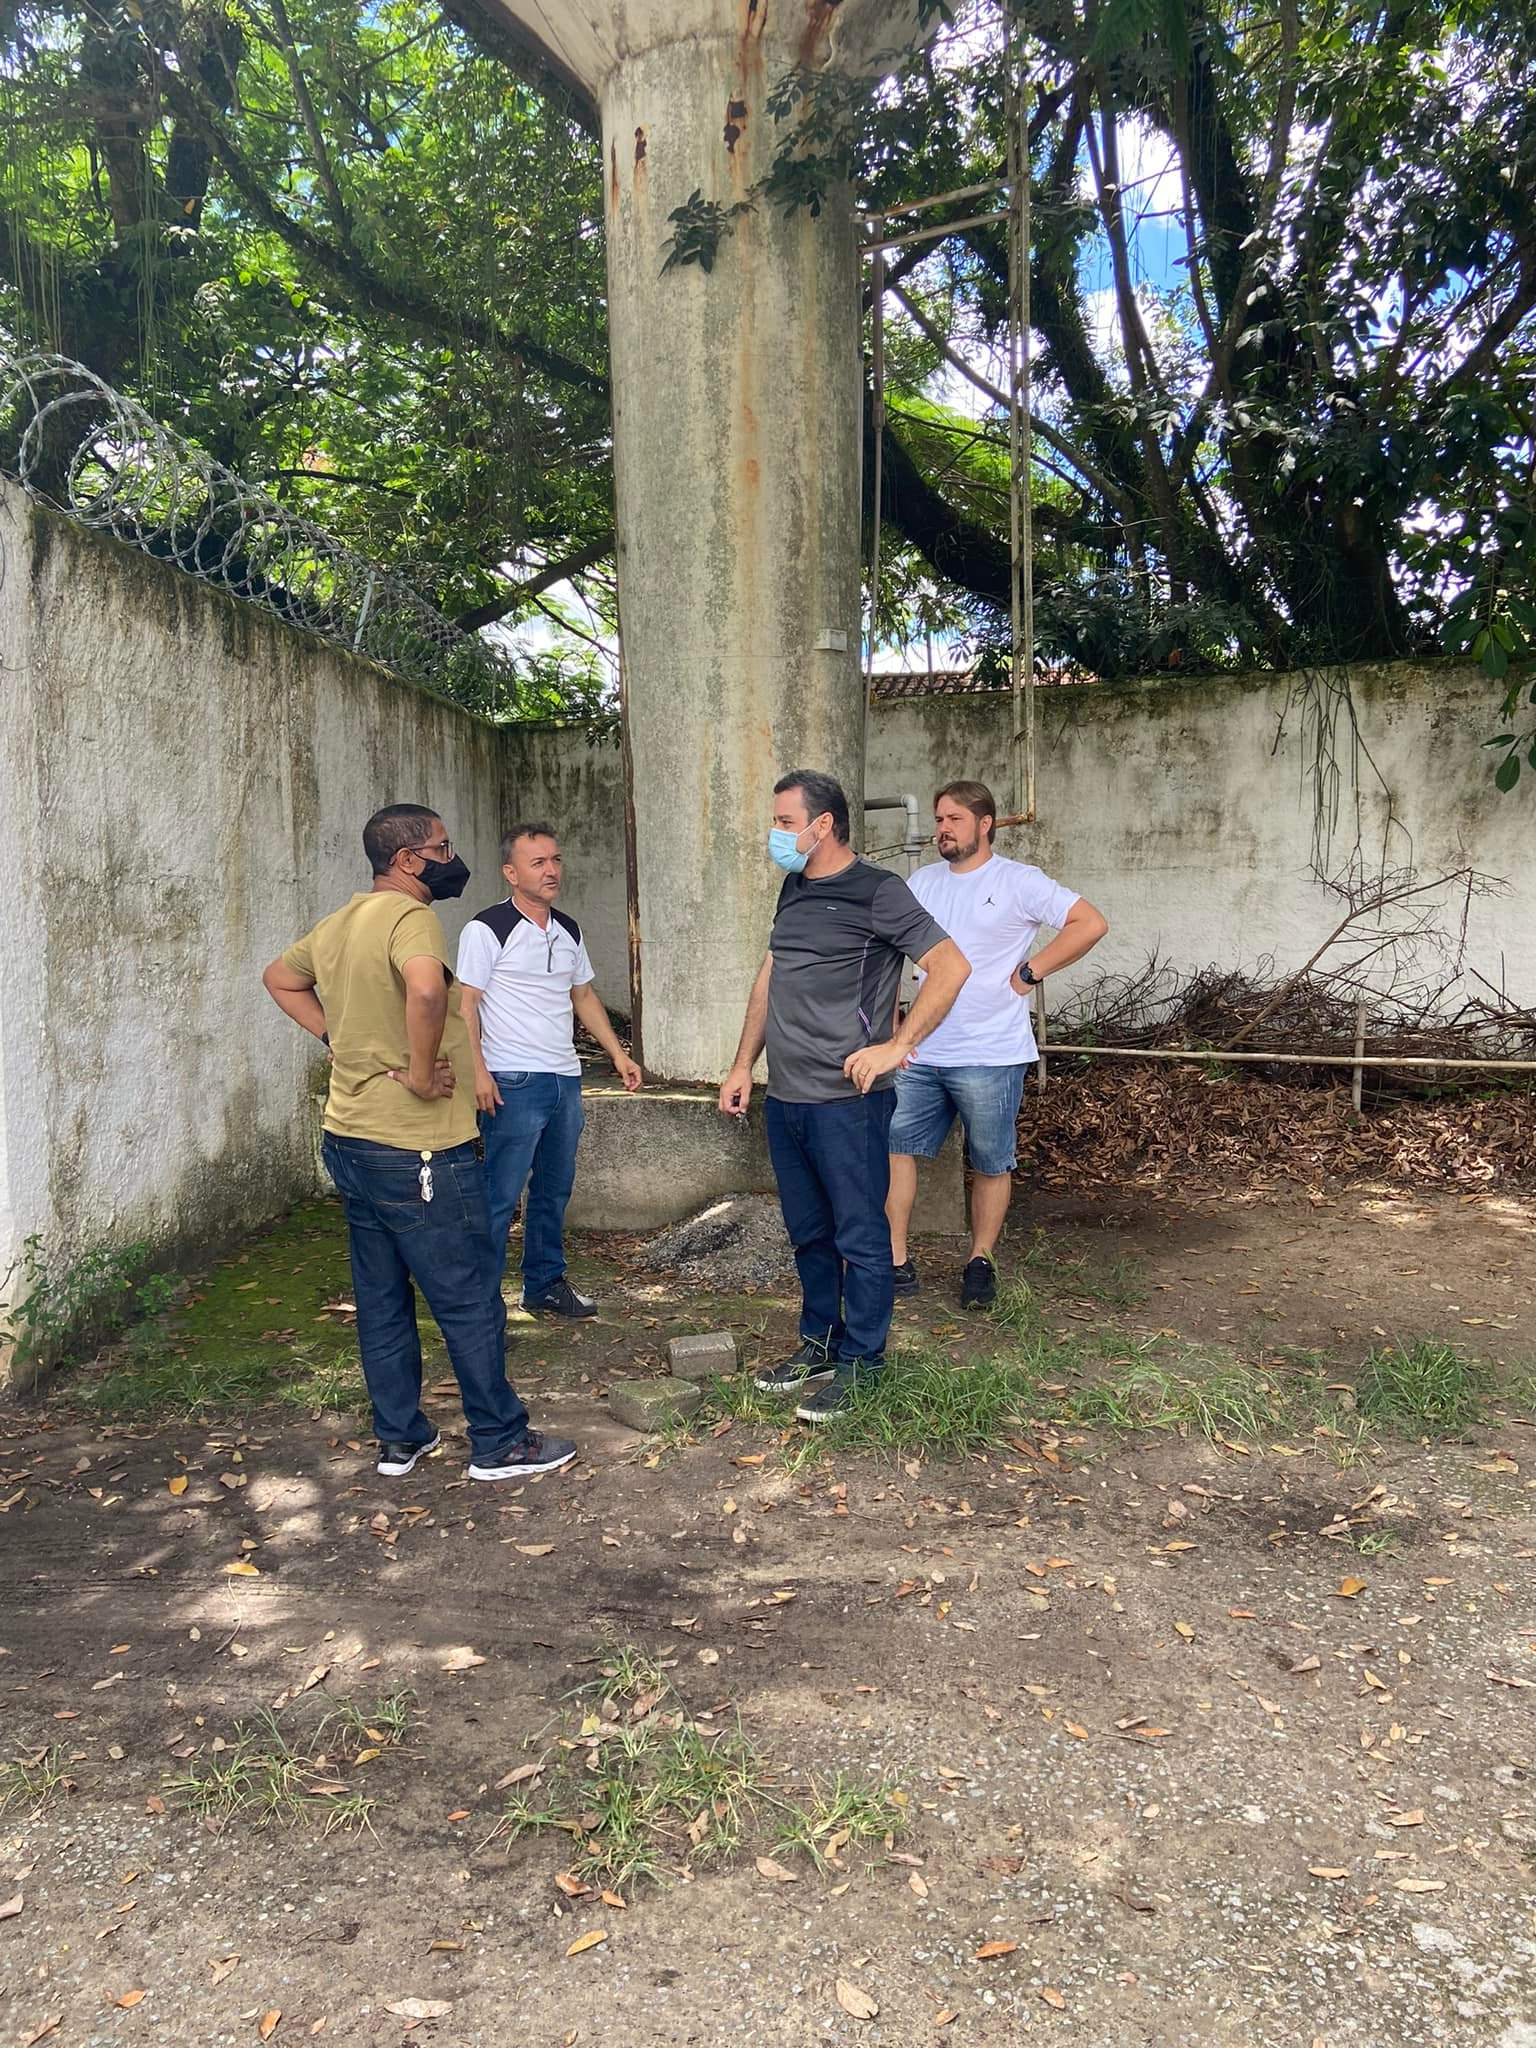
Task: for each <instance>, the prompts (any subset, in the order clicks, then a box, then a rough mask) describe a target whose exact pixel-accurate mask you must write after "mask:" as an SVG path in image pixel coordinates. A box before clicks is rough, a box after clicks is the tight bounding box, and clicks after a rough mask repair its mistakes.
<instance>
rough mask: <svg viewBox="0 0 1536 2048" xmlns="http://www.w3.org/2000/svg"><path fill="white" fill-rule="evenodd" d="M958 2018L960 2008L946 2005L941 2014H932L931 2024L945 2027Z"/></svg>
mask: <svg viewBox="0 0 1536 2048" xmlns="http://www.w3.org/2000/svg"><path fill="white" fill-rule="evenodd" d="M959 2017H960V2008H959V2006H958V2005H946V2006H945V2008H944V2010H943V2011H942V2012H936V2013H935V2014H934V2016H933V2024H934V2025H935V2026H936V2027H947V2026H948V2025H949V2023H950V2021H951V2020H957V2019H959Z"/></svg>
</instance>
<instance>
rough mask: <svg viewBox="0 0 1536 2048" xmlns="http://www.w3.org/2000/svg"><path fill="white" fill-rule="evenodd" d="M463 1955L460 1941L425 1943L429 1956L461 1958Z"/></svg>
mask: <svg viewBox="0 0 1536 2048" xmlns="http://www.w3.org/2000/svg"><path fill="white" fill-rule="evenodd" d="M463 1953H464V1944H463V1942H462V1941H429V1942H428V1943H427V1954H428V1955H429V1956H439V1955H441V1956H461V1955H463Z"/></svg>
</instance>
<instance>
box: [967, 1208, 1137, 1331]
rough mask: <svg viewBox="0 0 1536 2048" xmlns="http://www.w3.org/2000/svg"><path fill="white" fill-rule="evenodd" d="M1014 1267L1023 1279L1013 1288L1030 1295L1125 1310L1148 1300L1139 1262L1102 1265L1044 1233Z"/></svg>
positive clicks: (1037, 1233) (1036, 1234) (1034, 1237)
mask: <svg viewBox="0 0 1536 2048" xmlns="http://www.w3.org/2000/svg"><path fill="white" fill-rule="evenodd" d="M1013 1264H1014V1265H1015V1266H1016V1267H1017V1268H1019V1269H1021V1276H1022V1277H1021V1279H1020V1280H1016V1281H1014V1282H1012V1283H1010V1286H1020V1285H1022V1286H1023V1287H1024V1289H1025V1291H1026V1292H1030V1291H1033V1292H1035V1293H1049V1294H1052V1295H1070V1296H1072V1297H1074V1298H1076V1299H1079V1300H1084V1301H1096V1302H1101V1303H1102V1304H1103V1305H1104V1306H1105V1307H1106V1308H1121V1309H1125V1308H1136V1307H1138V1306H1139V1305H1140V1304H1141V1303H1142V1302H1143V1301H1144V1300H1145V1299H1146V1294H1147V1285H1146V1279H1145V1276H1144V1273H1143V1270H1142V1264H1141V1261H1140V1260H1139V1259H1134V1258H1130V1257H1125V1256H1122V1257H1119V1258H1115V1259H1110V1260H1107V1261H1105V1262H1104V1263H1102V1264H1101V1263H1098V1262H1096V1261H1095V1260H1093V1259H1092V1258H1089V1257H1087V1256H1086V1255H1085V1254H1084V1253H1082V1252H1079V1251H1076V1250H1068V1248H1067V1246H1066V1245H1065V1244H1064V1243H1063V1242H1062V1240H1061V1239H1060V1238H1054V1237H1050V1236H1048V1235H1047V1234H1046V1233H1045V1232H1044V1231H1043V1230H1037V1231H1035V1232H1034V1233H1033V1235H1032V1236H1031V1238H1030V1240H1029V1242H1028V1244H1027V1245H1025V1246H1024V1247H1023V1248H1022V1250H1021V1251H1020V1252H1019V1253H1018V1254H1017V1256H1016V1257H1015V1259H1014V1260H1013ZM1008 1292H1009V1288H1006V1287H1005V1288H1004V1289H1003V1290H1002V1293H1003V1294H1004V1295H1006V1294H1007V1293H1008ZM999 1301H1000V1303H1001V1296H1000V1297H999ZM994 1313H996V1311H994ZM1005 1320H1006V1318H1005Z"/></svg>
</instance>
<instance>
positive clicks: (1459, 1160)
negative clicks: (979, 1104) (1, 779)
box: [1019, 1060, 1536, 1191]
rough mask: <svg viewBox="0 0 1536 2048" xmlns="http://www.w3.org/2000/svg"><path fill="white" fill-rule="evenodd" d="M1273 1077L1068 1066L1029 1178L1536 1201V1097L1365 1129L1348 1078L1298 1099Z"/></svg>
mask: <svg viewBox="0 0 1536 2048" xmlns="http://www.w3.org/2000/svg"><path fill="white" fill-rule="evenodd" d="M1264 1071H1265V1070H1264V1069H1263V1068H1248V1069H1246V1070H1245V1072H1244V1073H1243V1074H1242V1075H1241V1076H1239V1075H1235V1074H1234V1073H1233V1072H1232V1070H1231V1069H1230V1068H1229V1069H1228V1070H1227V1071H1226V1072H1225V1073H1222V1074H1212V1073H1208V1072H1206V1071H1203V1070H1202V1069H1201V1068H1199V1067H1144V1066H1142V1065H1140V1064H1139V1063H1137V1062H1126V1063H1124V1064H1121V1063H1119V1062H1115V1063H1113V1064H1111V1063H1109V1062H1107V1061H1106V1062H1104V1063H1102V1064H1100V1063H1097V1062H1094V1061H1089V1060H1071V1061H1068V1060H1062V1061H1060V1062H1058V1063H1057V1064H1056V1065H1054V1066H1053V1067H1052V1069H1051V1074H1050V1084H1049V1086H1048V1087H1047V1088H1045V1089H1044V1090H1043V1091H1039V1090H1036V1089H1034V1088H1031V1089H1030V1090H1029V1091H1028V1093H1027V1094H1026V1096H1025V1100H1024V1108H1023V1111H1022V1113H1021V1116H1020V1119H1019V1169H1020V1176H1021V1178H1023V1179H1026V1180H1036V1181H1043V1182H1044V1183H1045V1184H1046V1185H1047V1186H1050V1187H1059V1188H1083V1187H1095V1186H1096V1187H1104V1186H1108V1185H1114V1186H1121V1187H1168V1186H1175V1185H1176V1186H1177V1187H1178V1188H1180V1189H1181V1190H1191V1191H1193V1190H1197V1189H1212V1188H1230V1187H1233V1186H1251V1185H1252V1184H1253V1183H1255V1182H1261V1181H1267V1180H1271V1179H1273V1180H1276V1181H1280V1180H1285V1181H1290V1182H1293V1183H1295V1184H1296V1185H1299V1186H1303V1187H1309V1186H1318V1185H1321V1184H1323V1183H1326V1182H1329V1181H1337V1180H1339V1179H1341V1178H1346V1179H1350V1180H1361V1179H1368V1180H1379V1181H1384V1182H1391V1183H1395V1184H1398V1185H1401V1186H1404V1187H1407V1188H1414V1189H1422V1188H1431V1187H1434V1188H1469V1189H1470V1188H1476V1189H1484V1188H1495V1187H1509V1188H1524V1189H1526V1190H1531V1189H1536V1092H1532V1091H1528V1090H1508V1091H1506V1092H1502V1093H1499V1094H1489V1093H1487V1092H1486V1090H1485V1092H1483V1093H1482V1094H1480V1095H1477V1096H1468V1095H1457V1096H1445V1097H1442V1098H1440V1099H1423V1097H1422V1096H1421V1098H1420V1099H1418V1100H1408V1099H1401V1100H1396V1101H1383V1102H1381V1103H1379V1104H1378V1105H1377V1106H1376V1107H1374V1108H1369V1109H1368V1110H1367V1111H1366V1113H1365V1114H1364V1115H1362V1116H1357V1115H1356V1114H1355V1113H1354V1110H1353V1108H1352V1106H1351V1103H1350V1095H1349V1078H1348V1075H1347V1073H1346V1074H1344V1075H1343V1076H1342V1078H1341V1077H1340V1075H1339V1073H1338V1072H1337V1071H1334V1072H1333V1073H1332V1076H1331V1081H1330V1083H1329V1085H1327V1086H1318V1087H1298V1086H1297V1085H1296V1076H1297V1075H1298V1074H1302V1073H1304V1072H1305V1069H1302V1068H1299V1067H1287V1068H1286V1069H1284V1072H1285V1074H1286V1076H1287V1078H1286V1081H1285V1082H1284V1083H1283V1084H1281V1083H1278V1082H1271V1081H1268V1080H1265V1079H1263V1078H1255V1077H1256V1076H1259V1077H1262V1075H1263V1074H1264Z"/></svg>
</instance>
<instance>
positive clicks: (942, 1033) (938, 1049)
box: [907, 853, 1078, 1067]
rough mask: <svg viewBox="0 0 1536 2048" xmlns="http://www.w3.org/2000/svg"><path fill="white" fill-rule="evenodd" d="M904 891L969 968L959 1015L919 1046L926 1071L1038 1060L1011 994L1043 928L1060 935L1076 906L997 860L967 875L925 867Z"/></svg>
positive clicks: (1047, 883)
mask: <svg viewBox="0 0 1536 2048" xmlns="http://www.w3.org/2000/svg"><path fill="white" fill-rule="evenodd" d="M907 887H908V888H909V889H910V890H911V891H912V894H913V895H914V896H915V897H916V898H917V900H918V902H919V903H921V904H922V906H923V908H924V910H926V911H927V912H928V913H929V915H930V916H931V917H932V918H933V919H934V921H935V923H937V924H940V925H942V926H943V927H944V930H945V931H946V932H948V934H949V936H950V937H951V938H952V939H953V940H954V942H955V944H956V945H957V946H958V947H959V948H960V950H961V952H962V953H963V954H964V955H965V957H966V959H967V960H969V961H970V963H971V978H970V980H969V981H968V982H967V983H966V984H965V986H964V988H962V989H961V991H960V993H959V995H958V996H956V998H955V1003H954V1008H953V1009H952V1010H951V1011H950V1013H949V1015H948V1016H947V1017H946V1018H945V1019H944V1021H943V1023H942V1024H941V1025H940V1026H939V1027H938V1029H937V1030H936V1031H932V1032H930V1033H929V1035H928V1036H927V1037H926V1038H925V1039H924V1040H923V1042H922V1044H921V1045H920V1046H919V1047H918V1049H917V1053H916V1056H915V1061H914V1064H916V1065H918V1066H924V1067H1012V1066H1019V1065H1023V1064H1025V1063H1027V1062H1028V1061H1030V1060H1032V1059H1034V1057H1035V1051H1036V1048H1035V1032H1034V1026H1033V1024H1032V1023H1031V1021H1030V1006H1029V1004H1028V1003H1027V1002H1025V1001H1024V999H1023V998H1022V997H1021V996H1019V995H1017V994H1015V992H1014V991H1013V989H1012V988H1010V987H1009V985H1008V984H1009V980H1010V978H1011V976H1012V974H1013V970H1014V969H1015V968H1016V967H1017V966H1018V965H1019V964H1020V962H1021V961H1024V960H1027V959H1028V958H1029V956H1030V954H1031V952H1032V951H1033V950H1034V947H1035V942H1036V940H1037V939H1038V937H1039V935H1040V931H1041V928H1042V927H1044V926H1049V927H1050V929H1051V930H1053V931H1060V929H1061V927H1062V926H1063V925H1064V924H1065V923H1066V921H1067V912H1068V911H1069V910H1070V909H1071V908H1072V906H1073V904H1074V903H1076V901H1077V900H1078V899H1077V897H1076V896H1075V895H1074V894H1073V892H1072V891H1071V890H1070V889H1064V888H1063V887H1062V886H1061V884H1060V883H1059V882H1053V881H1052V880H1051V878H1050V876H1049V875H1043V874H1042V873H1041V872H1040V870H1039V868H1032V867H1026V866H1025V864H1024V862H1023V861H1018V860H1009V859H1007V858H1006V856H1005V855H1003V854H1000V853H995V854H993V856H992V858H991V859H990V860H987V861H983V862H982V864H981V866H980V867H979V868H973V869H972V870H971V871H970V873H969V874H959V873H957V872H956V871H955V869H954V868H952V867H951V866H950V865H949V863H948V861H942V860H941V861H934V862H932V863H931V864H929V865H928V866H926V867H920V868H919V869H918V870H917V872H916V874H914V875H910V876H909V877H908V879H907Z"/></svg>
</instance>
